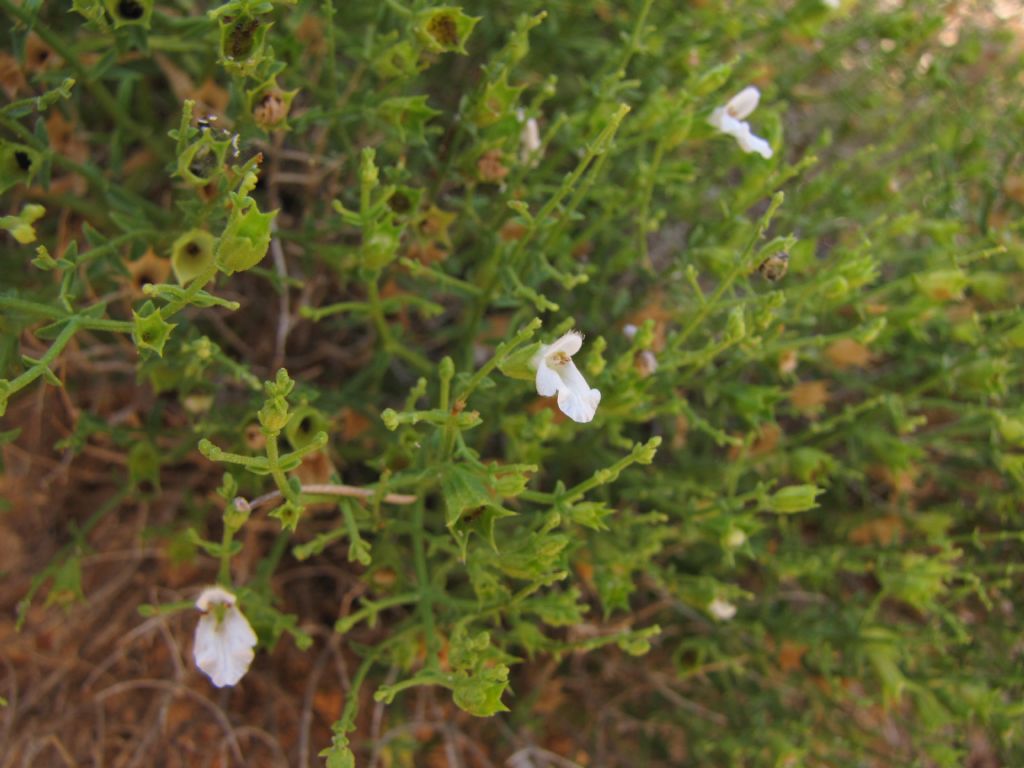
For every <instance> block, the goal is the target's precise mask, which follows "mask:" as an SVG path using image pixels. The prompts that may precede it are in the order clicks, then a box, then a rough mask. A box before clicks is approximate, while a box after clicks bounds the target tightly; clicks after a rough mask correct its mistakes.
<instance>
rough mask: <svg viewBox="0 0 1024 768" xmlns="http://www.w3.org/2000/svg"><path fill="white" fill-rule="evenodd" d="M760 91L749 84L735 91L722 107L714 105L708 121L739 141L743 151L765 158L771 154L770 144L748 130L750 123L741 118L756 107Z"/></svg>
mask: <svg viewBox="0 0 1024 768" xmlns="http://www.w3.org/2000/svg"><path fill="white" fill-rule="evenodd" d="M760 99H761V92H760V91H759V90H757V88H755V87H754V86H752V85H750V86H747V87H746V88H744V89H743V90H742V91H740V92H739V93H737V94H736V95H735V96H733V97H732V98H731V99H729V101H728V103H727V104H726V105H725V106H724V107H715V110H714V111H713V112H712V113H711V117H709V118H708V122H709V123H711V125H713V126H714V127H715V128H717V129H718V130H720V131H721V132H722V133H727V134H729V135H730V136H732V137H733V138H734V139H736V141H737V142H739V145H740V148H741V149H742V150H743V151H744V152H756V153H757V154H759V155H760V156H761V157H763V158H764V159H765V160H767V159H768V158H770V157H771V156H772V147H771V145H770V144H769V143H768V142H767V141H765V140H764V139H762V138H760V137H759V136H755V135H754V134H753V133H751V132H750V124H749V123H748V122H746V120H744V119H743V118H745V117H747V116H749V115H750V113H751V112H753V111H754V110H755V109H756V108H757V102H758V101H759V100H760Z"/></svg>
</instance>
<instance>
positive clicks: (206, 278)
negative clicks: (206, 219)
mask: <svg viewBox="0 0 1024 768" xmlns="http://www.w3.org/2000/svg"><path fill="white" fill-rule="evenodd" d="M0 2H3V0H0ZM216 274H217V262H216V260H214V261H212V262H210V264H208V265H207V266H206V269H204V270H203V271H202V272H201V273H200V274H199V275H197V276H196V277H195V278H193V280H192V282H190V283H189V284H188V288H186V289H185V290H184V291H183V292H182V294H181V296H180V297H178V298H177V299H175V300H174V301H172V302H170V303H168V304H166V305H165V306H164V307H163V308H162V309H161V310H160V316H161V317H162V318H163V319H164V320H167V319H168V318H169V317H172V316H173V315H175V314H177V313H178V312H180V311H181V310H183V309H184V308H185V307H187V306H188V305H189V304H191V303H192V299H194V298H195V297H196V295H197V294H198V293H199V292H200V291H201V290H203V288H205V287H206V285H207V283H209V282H210V281H211V280H213V278H214V276H215V275H216Z"/></svg>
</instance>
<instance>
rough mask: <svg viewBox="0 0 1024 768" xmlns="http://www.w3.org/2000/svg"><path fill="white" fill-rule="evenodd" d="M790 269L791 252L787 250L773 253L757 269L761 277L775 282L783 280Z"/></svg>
mask: <svg viewBox="0 0 1024 768" xmlns="http://www.w3.org/2000/svg"><path fill="white" fill-rule="evenodd" d="M788 269H789V254H788V253H786V252H785V251H778V252H776V253H773V254H772V255H771V256H769V257H768V258H767V259H765V260H764V261H762V262H761V263H760V264H759V265H758V267H757V271H758V272H760V273H761V277H763V278H764V279H765V280H768V281H770V282H773V283H774V282H775V281H776V280H781V279H782V278H783V277H784V276H785V274H786V271H787V270H788Z"/></svg>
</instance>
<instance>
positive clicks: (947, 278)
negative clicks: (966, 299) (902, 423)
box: [915, 269, 967, 301]
mask: <svg viewBox="0 0 1024 768" xmlns="http://www.w3.org/2000/svg"><path fill="white" fill-rule="evenodd" d="M915 280H916V282H917V287H918V290H920V291H921V293H923V294H924V295H926V296H928V297H930V298H932V299H935V300H936V301H951V300H952V301H957V300H959V299H962V298H963V295H964V289H965V288H966V287H967V273H966V272H964V271H963V270H962V269H936V270H934V271H932V272H926V273H925V274H923V275H916V276H915Z"/></svg>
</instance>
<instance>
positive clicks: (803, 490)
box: [765, 485, 824, 515]
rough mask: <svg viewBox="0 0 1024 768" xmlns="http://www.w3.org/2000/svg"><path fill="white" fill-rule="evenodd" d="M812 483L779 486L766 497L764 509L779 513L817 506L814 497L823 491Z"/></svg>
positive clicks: (789, 512)
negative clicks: (779, 487)
mask: <svg viewBox="0 0 1024 768" xmlns="http://www.w3.org/2000/svg"><path fill="white" fill-rule="evenodd" d="M823 492H824V491H822V489H820V488H818V487H817V486H814V485H791V486H788V487H786V488H781V489H779V490H778V491H776V492H775V493H773V494H772V495H771V496H769V497H768V498H767V499H766V507H765V508H766V509H767V510H768V511H769V512H775V513H778V514H780V515H791V514H793V513H795V512H806V511H807V510H809V509H814V508H815V507H817V506H818V504H817V502H815V500H814V499H815V497H816V496H818V495H819V494H821V493H823Z"/></svg>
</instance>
